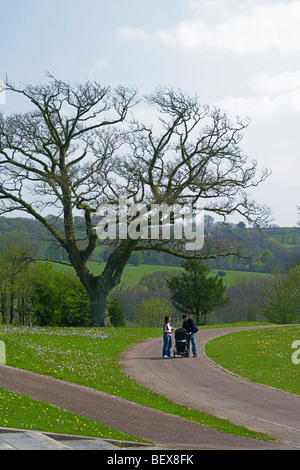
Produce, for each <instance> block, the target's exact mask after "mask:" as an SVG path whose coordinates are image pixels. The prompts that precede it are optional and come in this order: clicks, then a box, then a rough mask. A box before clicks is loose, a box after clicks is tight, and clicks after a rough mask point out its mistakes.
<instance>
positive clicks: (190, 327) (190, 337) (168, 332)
mask: <svg viewBox="0 0 300 470" xmlns="http://www.w3.org/2000/svg"><path fill="white" fill-rule="evenodd" d="M182 320H183V323H182V328H184V329H185V330H186V333H187V349H188V351H189V353H190V346H191V345H192V353H193V357H197V356H198V352H197V345H196V340H195V335H196V327H195V323H194V320H193V319H192V318H191V317H189V316H188V315H187V314H184V315H182ZM174 330H175V328H173V327H172V325H171V317H170V315H166V316H165V322H164V324H163V331H164V335H163V351H162V355H163V357H165V358H167V357H171V356H172V331H174Z"/></svg>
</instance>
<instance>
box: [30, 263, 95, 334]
mask: <svg viewBox="0 0 300 470" xmlns="http://www.w3.org/2000/svg"><path fill="white" fill-rule="evenodd" d="M34 274H35V276H36V278H35V291H34V292H33V297H34V313H35V324H37V325H40V326H88V325H89V322H90V311H91V307H90V300H89V298H88V296H87V293H86V291H85V289H84V288H83V286H82V284H81V282H80V281H79V279H78V278H76V277H75V276H70V275H68V274H65V273H63V272H61V273H57V272H55V271H54V270H53V269H52V268H51V266H50V265H47V264H38V265H37V266H36V272H35V273H34Z"/></svg>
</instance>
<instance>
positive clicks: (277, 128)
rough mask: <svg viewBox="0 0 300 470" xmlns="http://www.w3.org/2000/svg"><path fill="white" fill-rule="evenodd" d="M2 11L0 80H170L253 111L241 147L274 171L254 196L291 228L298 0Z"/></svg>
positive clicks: (191, 0) (212, 101)
mask: <svg viewBox="0 0 300 470" xmlns="http://www.w3.org/2000/svg"><path fill="white" fill-rule="evenodd" d="M0 15H1V20H2V21H1V29H0V80H2V81H4V80H5V77H6V76H7V77H8V79H9V80H11V81H13V82H15V83H19V82H22V83H32V84H34V83H41V82H46V81H47V77H46V74H47V72H50V73H51V74H52V75H53V76H55V77H56V78H58V79H62V80H66V81H71V82H72V81H75V82H80V81H84V80H86V79H90V80H94V79H95V80H98V81H99V82H101V83H102V84H103V85H111V86H112V87H113V86H117V85H120V84H121V85H124V86H131V85H132V86H136V87H137V88H138V90H139V92H140V94H147V93H151V92H152V91H154V90H155V88H157V87H159V86H162V87H163V86H171V87H173V88H175V89H176V88H180V89H181V90H183V91H185V92H186V93H188V94H190V95H198V97H199V100H200V101H201V102H202V103H205V104H208V105H210V106H217V107H220V108H221V109H223V110H224V111H226V112H227V113H228V116H229V117H230V118H231V119H232V120H233V121H234V118H235V116H237V115H239V116H240V117H242V118H248V117H249V118H250V120H251V123H250V126H249V127H248V128H247V129H246V130H245V133H244V139H243V141H242V143H241V147H242V149H243V151H244V153H246V154H247V155H248V156H249V159H250V160H251V159H254V160H257V161H258V163H259V167H260V168H261V169H263V168H268V169H269V170H271V172H272V174H271V176H269V178H268V179H267V181H265V182H264V183H262V184H261V185H260V186H259V187H258V188H255V189H253V190H252V191H251V195H252V196H253V198H254V199H255V200H256V201H257V202H259V203H261V204H266V205H267V206H269V207H270V208H271V210H272V213H273V217H274V221H273V223H274V224H277V225H279V226H289V227H291V226H296V225H297V222H298V221H299V220H300V213H298V210H297V205H300V191H299V186H300V185H299V175H300V143H299V137H298V136H299V133H300V28H299V24H300V0H299V1H298V0H242V1H241V0H151V1H148V0H126V1H125V0H110V1H109V2H107V0H105V1H104V0H85V1H79V0H51V1H50V0H9V1H8V0H0ZM0 96H1V95H0ZM15 99H16V98H14V97H12V96H11V95H6V96H5V99H4V97H3V96H2V98H1V99H0V111H4V109H5V111H6V112H10V110H14V111H15V110H16V108H17V107H18V106H19V103H18V102H15V101H14V100H15Z"/></svg>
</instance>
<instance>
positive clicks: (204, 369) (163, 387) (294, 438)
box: [120, 327, 300, 449]
mask: <svg viewBox="0 0 300 470" xmlns="http://www.w3.org/2000/svg"><path fill="white" fill-rule="evenodd" d="M255 328H257V327H255ZM243 329H245V328H224V329H223V328H222V329H206V330H200V331H199V332H198V333H197V335H196V338H197V345H198V352H199V357H197V358H193V357H190V358H181V357H178V356H176V357H175V358H170V359H169V358H168V359H162V358H160V357H159V355H160V353H161V348H162V339H161V338H160V339H156V340H152V341H149V342H147V343H139V344H136V345H134V346H133V347H132V348H130V349H128V350H127V351H125V352H124V353H123V355H122V356H121V363H120V364H121V367H122V368H123V370H124V371H125V372H126V373H127V374H128V375H129V376H130V377H132V378H133V379H135V380H136V381H137V382H139V383H141V384H143V385H145V386H146V387H148V388H150V389H151V390H153V391H156V392H158V393H160V394H163V395H165V396H168V397H169V398H170V399H171V400H173V401H174V402H177V403H180V404H184V405H187V406H189V407H191V408H193V409H197V410H201V411H203V412H206V413H209V414H212V415H214V416H218V417H221V418H226V419H228V420H229V421H231V422H233V423H236V424H240V425H243V426H246V427H247V428H250V429H253V430H255V431H261V432H264V433H266V434H268V435H270V436H273V437H275V438H277V439H279V440H280V441H281V442H282V443H289V444H291V445H295V446H297V447H298V448H299V449H300V397H299V396H294V395H291V394H288V393H284V392H281V391H277V390H275V389H272V388H269V387H265V386H262V385H258V384H254V383H251V382H248V381H247V380H244V379H242V378H240V377H237V376H235V375H232V374H229V373H228V372H226V371H224V370H222V369H221V368H220V367H218V366H216V365H215V364H213V363H212V362H211V361H209V360H208V359H207V358H206V357H205V356H204V355H203V354H202V349H203V346H204V344H205V343H206V342H207V341H208V340H210V339H212V338H215V337H217V336H220V335H224V334H228V333H231V332H232V331H240V330H243ZM299 372H300V370H299Z"/></svg>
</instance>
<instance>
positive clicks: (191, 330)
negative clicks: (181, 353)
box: [182, 314, 198, 357]
mask: <svg viewBox="0 0 300 470" xmlns="http://www.w3.org/2000/svg"><path fill="white" fill-rule="evenodd" d="M182 319H183V323H182V328H184V329H185V330H186V333H187V348H188V351H189V354H190V345H191V343H192V353H193V356H194V357H197V356H198V351H197V346H196V340H195V336H196V328H195V323H194V320H193V319H192V318H191V317H189V316H188V315H187V314H184V315H182Z"/></svg>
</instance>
